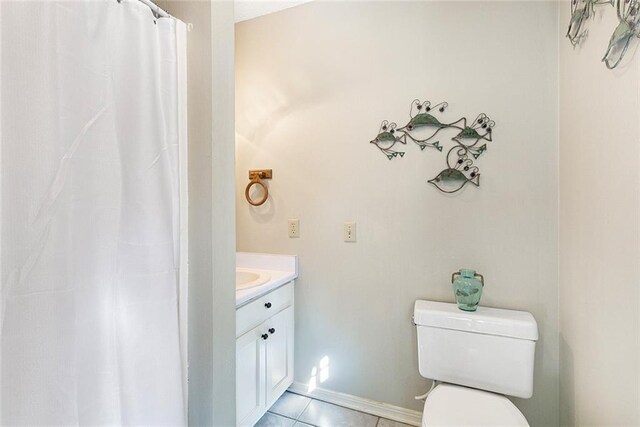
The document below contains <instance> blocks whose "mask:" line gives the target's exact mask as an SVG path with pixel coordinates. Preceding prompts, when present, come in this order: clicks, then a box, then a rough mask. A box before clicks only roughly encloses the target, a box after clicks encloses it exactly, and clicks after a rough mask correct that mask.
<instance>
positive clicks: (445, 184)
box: [428, 168, 480, 193]
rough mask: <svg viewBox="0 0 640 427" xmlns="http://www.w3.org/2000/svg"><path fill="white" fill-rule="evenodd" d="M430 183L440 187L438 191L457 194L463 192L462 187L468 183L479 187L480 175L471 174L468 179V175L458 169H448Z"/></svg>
mask: <svg viewBox="0 0 640 427" xmlns="http://www.w3.org/2000/svg"><path fill="white" fill-rule="evenodd" d="M428 182H429V183H431V184H433V185H435V186H436V187H438V190H440V191H442V192H443V193H455V192H456V191H458V190H461V189H462V187H464V186H465V185H467V184H468V183H471V184H473V185H475V186H476V187H479V186H480V174H479V173H477V172H471V173H470V174H469V176H468V177H467V175H465V174H464V173H462V172H461V171H460V170H458V169H453V168H447V169H445V170H443V171H442V172H440V173H439V174H438V176H436V177H435V178H433V179H430V180H429V181H428Z"/></svg>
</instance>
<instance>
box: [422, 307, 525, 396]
mask: <svg viewBox="0 0 640 427" xmlns="http://www.w3.org/2000/svg"><path fill="white" fill-rule="evenodd" d="M413 317H414V323H415V324H416V327H417V330H418V366H419V369H420V375H422V376H423V377H425V378H429V379H432V380H438V381H443V382H447V383H451V384H459V385H463V386H468V387H473V388H478V389H481V390H487V391H492V392H495V393H501V394H506V395H509V396H515V397H521V398H525V399H527V398H530V397H531V395H532V394H533V364H534V357H535V348H536V341H537V340H538V325H537V324H536V320H535V319H534V318H533V316H532V315H531V313H527V312H524V311H513V310H503V309H497V308H487V307H478V310H477V311H474V312H467V311H462V310H460V309H458V307H457V305H456V304H449V303H442V302H434V301H416V303H415V307H414V315H413Z"/></svg>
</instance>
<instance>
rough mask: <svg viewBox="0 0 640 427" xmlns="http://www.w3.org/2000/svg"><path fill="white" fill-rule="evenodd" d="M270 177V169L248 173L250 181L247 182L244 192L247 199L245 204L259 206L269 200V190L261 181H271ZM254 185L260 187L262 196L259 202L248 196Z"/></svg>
mask: <svg viewBox="0 0 640 427" xmlns="http://www.w3.org/2000/svg"><path fill="white" fill-rule="evenodd" d="M271 176H272V171H271V169H264V170H254V171H249V179H251V181H249V184H248V185H247V188H245V190H244V197H245V198H246V199H247V202H248V203H249V204H250V205H251V206H260V205H263V204H264V202H266V201H267V199H268V198H269V189H268V188H267V186H266V185H265V183H264V182H262V180H263V179H271ZM254 185H259V186H260V187H262V191H263V193H264V194H263V196H262V198H261V199H260V200H253V199H252V198H251V196H250V195H249V191H250V190H251V187H253V186H254Z"/></svg>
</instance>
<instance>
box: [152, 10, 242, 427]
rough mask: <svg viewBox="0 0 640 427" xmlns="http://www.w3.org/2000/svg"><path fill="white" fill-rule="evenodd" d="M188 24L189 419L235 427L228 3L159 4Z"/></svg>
mask: <svg viewBox="0 0 640 427" xmlns="http://www.w3.org/2000/svg"><path fill="white" fill-rule="evenodd" d="M158 5H159V6H160V7H162V8H163V9H165V10H167V11H168V12H169V13H171V14H172V15H174V16H176V17H177V18H179V19H181V20H182V21H184V22H186V23H192V24H193V30H192V31H191V32H190V33H189V34H188V36H187V37H188V40H187V43H188V48H187V50H188V52H187V55H188V71H187V73H188V75H187V78H188V97H189V99H188V103H189V105H188V109H189V112H188V120H189V322H188V330H189V333H188V339H189V344H188V346H189V424H190V425H201V426H211V425H215V426H231V425H235V379H236V378H235V233H234V232H233V230H234V229H235V202H234V197H235V195H234V187H233V179H232V177H233V174H234V164H235V159H234V152H233V150H234V134H233V132H234V72H233V63H234V59H233V47H234V33H233V31H234V29H233V2H229V1H214V2H210V1H198V0H196V1H189V0H184V1H183V0H169V1H159V2H158Z"/></svg>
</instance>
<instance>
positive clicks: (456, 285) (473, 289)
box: [451, 268, 484, 311]
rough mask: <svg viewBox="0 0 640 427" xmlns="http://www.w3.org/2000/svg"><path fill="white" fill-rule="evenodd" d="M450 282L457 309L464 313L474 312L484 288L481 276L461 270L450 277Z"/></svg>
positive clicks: (473, 271) (467, 270) (470, 271)
mask: <svg viewBox="0 0 640 427" xmlns="http://www.w3.org/2000/svg"><path fill="white" fill-rule="evenodd" d="M451 282H452V283H453V294H454V295H455V296H456V302H457V303H458V308H459V309H460V310H464V311H476V309H477V308H478V303H479V302H480V297H482V288H483V287H484V278H483V277H482V275H481V274H477V273H476V271H475V270H470V269H466V268H462V269H460V271H459V272H458V273H453V274H452V275H451Z"/></svg>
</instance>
